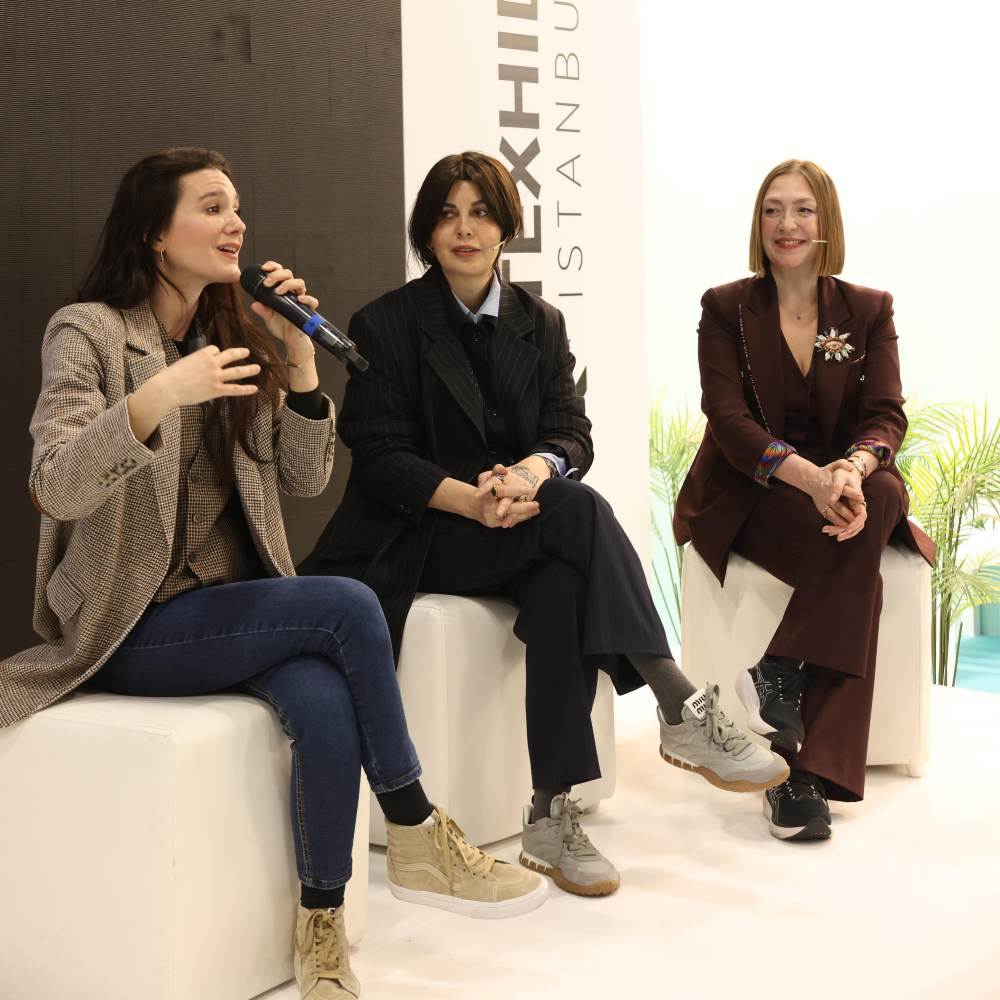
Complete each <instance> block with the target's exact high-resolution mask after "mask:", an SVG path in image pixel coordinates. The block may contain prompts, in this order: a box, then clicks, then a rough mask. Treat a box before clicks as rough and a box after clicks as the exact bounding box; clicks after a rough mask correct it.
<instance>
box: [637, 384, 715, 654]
mask: <svg viewBox="0 0 1000 1000" xmlns="http://www.w3.org/2000/svg"><path fill="white" fill-rule="evenodd" d="M704 433H705V418H704V417H703V416H702V415H701V414H700V413H694V414H692V413H691V412H690V411H689V410H688V409H687V408H686V407H685V408H684V409H682V410H676V409H674V410H668V409H667V408H666V406H665V405H664V402H663V399H662V398H657V399H656V400H654V402H653V405H652V406H651V407H650V410H649V478H650V488H651V490H652V494H653V507H652V528H653V538H654V539H655V543H656V546H657V548H658V549H659V553H660V555H661V557H662V558H661V559H659V560H657V559H655V558H654V559H653V579H654V582H655V584H656V590H657V596H658V597H659V605H660V608H661V610H662V612H663V614H664V616H665V619H666V620H665V622H664V624H665V625H666V628H667V632H668V638H669V639H671V640H672V645H673V646H674V648H675V649H676V648H678V647H679V645H680V634H681V570H682V569H683V567H684V550H683V549H682V548H681V547H680V546H679V545H677V544H676V542H675V541H674V535H673V530H672V528H671V523H672V521H673V513H674V504H675V503H676V501H677V494H678V493H679V492H680V488H681V484H682V483H683V482H684V477H685V476H686V475H687V473H688V469H690V468H691V463H692V462H693V461H694V456H695V453H696V452H697V451H698V446H699V445H700V444H701V439H702V436H703V435H704Z"/></svg>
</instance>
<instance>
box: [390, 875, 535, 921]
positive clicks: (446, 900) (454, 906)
mask: <svg viewBox="0 0 1000 1000" xmlns="http://www.w3.org/2000/svg"><path fill="white" fill-rule="evenodd" d="M389 892H391V893H392V894H393V895H394V896H395V897H396V899H401V900H403V902H404V903H416V904H417V906H433V907H434V908H435V909H438V910H447V911H448V912H449V913H457V914H459V915H460V916H463V917H472V918H473V919H474V920H505V919H506V918H507V917H519V916H520V915H521V914H522V913H530V912H531V911H532V910H537V909H538V907H539V906H541V905H542V903H544V902H545V900H546V899H547V898H548V895H549V884H548V882H546V881H545V879H539V881H538V885H537V886H535V888H534V889H532V890H531V892H527V893H525V894H524V895H523V896H517V897H516V898H514V899H504V900H501V901H500V902H498V903H489V902H484V901H482V900H471V899H457V898H456V897H454V896H446V895H444V893H441V892H424V891H422V890H419V889H404V888H403V886H401V885H396V883H395V882H392V881H390V882H389Z"/></svg>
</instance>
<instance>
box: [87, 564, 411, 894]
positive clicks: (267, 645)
mask: <svg viewBox="0 0 1000 1000" xmlns="http://www.w3.org/2000/svg"><path fill="white" fill-rule="evenodd" d="M97 680H98V682H99V683H101V684H102V685H103V686H104V687H105V689H107V690H109V691H113V692H116V693H119V694H129V695H170V696H176V695H198V694H209V693H212V692H216V691H225V690H229V689H233V688H235V689H237V690H242V691H246V692H248V693H249V694H252V695H255V696H256V697H258V698H262V699H264V700H265V701H267V702H268V703H269V704H270V705H271V707H272V708H273V709H274V710H275V712H277V714H278V717H279V718H280V720H281V724H282V726H283V727H284V730H285V733H286V734H287V735H288V737H289V739H290V740H291V741H292V775H291V804H292V809H291V812H292V831H293V834H294V840H295V861H296V866H297V868H298V874H299V880H300V881H301V882H302V883H303V884H304V885H307V886H310V887H312V888H314V889H335V888H338V887H339V886H342V885H344V884H345V883H346V882H347V880H348V879H349V878H350V877H351V846H352V844H353V840H354V825H355V819H356V814H357V804H358V793H359V791H360V775H361V768H362V767H363V768H364V771H365V774H366V776H367V778H368V782H369V784H370V785H371V787H372V790H373V791H375V792H377V793H382V792H391V791H394V790H395V789H397V788H402V787H403V786H405V785H408V784H410V783H411V782H413V781H416V779H417V778H419V777H420V763H419V761H418V760H417V755H416V751H415V750H414V749H413V744H412V743H411V742H410V737H409V734H408V732H407V729H406V719H405V718H404V715H403V704H402V701H401V700H400V696H399V685H398V684H397V683H396V672H395V668H394V664H393V658H392V645H391V643H390V640H389V630H388V627H387V626H386V623H385V617H384V616H383V614H382V609H381V607H380V606H379V603H378V599H377V598H376V597H375V595H374V593H373V592H372V591H371V590H370V589H369V588H368V587H366V586H365V585H364V584H363V583H358V582H357V581H356V580H349V579H345V578H343V577H335V576H307V577H286V578H277V579H266V580H248V581H246V582H244V583H230V584H223V585H221V586H216V587H205V588H201V589H197V590H191V591H188V592H187V593H184V594H180V595H179V596H177V597H174V598H172V599H171V600H169V601H167V602H166V603H164V604H151V605H150V607H149V608H148V609H147V610H146V612H145V614H144V615H143V616H142V618H140V619H139V621H138V623H137V624H136V626H135V628H133V629H132V631H131V632H130V633H129V634H128V635H127V636H126V638H125V641H124V642H123V643H122V645H121V647H120V648H119V649H118V650H117V651H116V652H115V654H114V655H113V656H112V657H111V658H110V659H109V660H108V662H107V663H106V664H105V665H104V666H103V667H102V668H101V670H100V672H99V674H98V677H97Z"/></svg>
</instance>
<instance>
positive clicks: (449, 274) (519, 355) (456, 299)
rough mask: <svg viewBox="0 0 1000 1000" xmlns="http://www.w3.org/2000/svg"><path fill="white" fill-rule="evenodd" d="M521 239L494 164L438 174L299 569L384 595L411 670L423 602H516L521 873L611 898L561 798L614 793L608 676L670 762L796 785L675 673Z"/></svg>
mask: <svg viewBox="0 0 1000 1000" xmlns="http://www.w3.org/2000/svg"><path fill="white" fill-rule="evenodd" d="M520 231H521V205H520V199H519V197H518V194H517V189H516V186H515V183H514V181H513V179H512V178H511V176H510V174H509V173H508V171H507V170H506V169H505V168H504V167H503V166H502V165H501V164H500V163H499V162H497V161H496V160H494V159H493V158H491V157H489V156H486V155H485V154H482V153H463V154H459V155H455V156H448V157H445V158H444V159H443V160H441V161H440V162H438V163H437V164H435V166H434V167H433V168H432V169H431V171H430V173H429V174H428V175H427V177H426V179H425V180H424V183H423V185H422V187H421V189H420V192H419V194H418V196H417V200H416V204H415V206H414V209H413V213H412V216H411V219H410V228H409V235H410V243H411V247H412V249H413V251H414V252H415V253H416V255H417V256H418V257H419V258H420V259H421V260H422V261H423V262H424V263H425V264H426V265H427V266H428V270H427V272H426V274H424V276H423V277H421V278H419V279H418V280H415V281H411V282H409V283H408V284H406V285H404V286H403V287H402V288H399V289H396V290H395V291H392V292H389V293H388V294H387V295H384V296H382V297H381V298H380V299H377V300H376V301H375V302H372V303H370V304H369V305H367V306H365V307H364V308H363V309H361V310H360V311H359V312H358V313H357V314H355V316H354V317H353V319H352V321H351V327H350V336H351V338H352V339H354V340H355V341H356V342H357V344H358V346H359V349H360V350H361V351H362V352H363V353H364V354H365V356H366V357H367V358H368V359H369V361H370V368H369V369H368V371H367V372H364V373H358V372H352V374H351V378H350V381H349V383H348V386H347V392H346V396H345V399H344V405H343V408H342V411H341V415H340V420H339V423H338V432H339V434H340V436H341V438H342V440H343V441H344V442H345V443H346V444H347V445H348V446H349V447H350V448H351V450H352V454H353V465H352V469H351V475H350V479H349V481H348V485H347V490H346V493H345V496H344V500H343V503H342V504H341V506H340V508H339V509H338V511H337V512H336V514H335V515H334V517H333V519H332V520H331V521H330V523H329V525H328V526H327V528H326V530H325V532H324V533H323V535H322V537H321V538H320V540H319V542H318V544H317V546H316V548H315V549H314V551H313V552H312V553H311V554H310V556H309V557H308V558H307V559H306V560H305V563H304V565H303V566H302V567H300V572H304V573H313V574H321V573H328V574H338V575H349V576H354V577H357V578H358V579H361V580H363V581H364V582H365V583H367V584H368V585H369V586H371V587H372V588H373V589H374V590H375V592H376V593H377V594H378V596H379V598H380V600H381V602H382V606H383V608H384V610H385V613H386V618H387V619H388V622H389V627H390V631H391V634H392V638H393V646H394V649H395V652H396V655H397V657H398V655H399V647H400V642H401V639H402V633H403V626H404V624H405V621H406V615H407V612H408V611H409V607H410V604H411V603H412V601H413V597H414V593H415V592H416V591H417V590H418V589H420V590H424V591H433V592H438V593H454V594H501V595H505V596H508V597H510V598H512V599H513V600H514V601H515V603H516V604H517V605H518V607H519V611H520V613H519V615H518V618H517V621H516V623H515V626H514V631H515V634H516V635H517V636H518V637H519V638H520V639H522V640H523V641H524V643H525V644H526V646H527V651H526V664H527V693H526V697H527V727H528V749H529V756H530V760H531V768H532V782H533V785H534V790H535V791H534V796H533V806H532V807H531V809H530V810H526V812H525V827H524V851H523V852H522V856H521V857H522V862H524V863H525V864H527V865H528V866H529V867H533V868H535V869H536V870H540V871H544V872H546V873H547V874H551V875H553V877H554V878H555V879H556V881H557V883H558V884H559V885H561V886H562V887H563V888H566V889H568V890H569V891H571V892H577V893H580V894H583V895H600V894H604V893H608V892H613V891H614V890H615V889H616V888H617V887H618V882H619V879H618V873H617V872H616V871H615V869H614V867H613V866H612V865H611V864H610V863H609V862H608V861H607V860H606V859H605V858H603V857H602V856H601V855H600V853H599V852H598V851H597V850H596V849H595V848H594V847H593V845H592V844H591V843H590V841H589V839H588V838H587V836H586V834H584V833H583V831H582V830H581V829H580V825H579V810H578V809H576V807H575V806H574V804H573V803H572V802H571V801H569V800H568V799H567V797H566V793H567V792H568V791H569V789H570V787H571V786H572V785H574V784H576V783H579V782H584V781H588V780H591V779H593V778H596V777H599V776H600V769H599V766H598V760H597V751H596V747H595V743H594V734H593V730H592V728H591V722H590V710H591V706H592V704H593V699H594V694H595V691H596V686H597V670H598V669H599V668H602V669H604V670H606V671H607V672H608V673H609V674H610V676H611V678H612V680H613V682H614V684H615V687H616V688H617V690H618V691H619V692H620V693H625V692H627V691H631V690H633V689H634V688H636V687H639V686H640V685H641V684H643V683H644V682H645V681H648V682H649V683H650V684H651V685H652V687H653V689H654V692H655V693H656V695H657V700H658V701H659V703H660V708H661V710H662V715H661V741H662V752H663V753H664V756H665V757H666V758H667V759H668V760H670V761H671V763H677V764H679V765H680V766H684V767H687V768H689V769H694V770H698V771H700V772H701V773H703V774H705V776H706V777H708V778H709V780H711V781H713V782H714V783H716V784H718V785H720V786H722V787H726V788H732V789H733V790H745V789H746V788H750V787H752V788H757V789H760V788H763V787H766V786H767V785H768V784H770V783H773V782H775V781H780V780H782V779H783V778H784V777H785V775H786V773H787V768H785V766H784V764H783V763H782V762H781V761H780V760H779V759H778V758H776V757H775V756H774V755H772V754H770V753H768V752H766V751H763V750H759V749H758V748H755V747H754V746H753V745H752V744H750V743H749V741H748V740H746V738H745V737H743V736H742V734H739V733H737V732H735V730H733V729H732V726H731V724H729V723H728V721H727V720H725V717H724V716H722V715H721V712H720V711H719V710H718V707H717V704H716V701H715V694H714V692H713V691H711V690H710V691H709V692H708V693H707V694H706V693H704V692H696V691H695V690H694V688H693V687H692V685H691V684H690V683H689V682H688V681H687V680H686V679H685V678H684V676H683V674H681V673H680V671H679V670H678V669H677V666H676V664H675V663H674V662H673V660H672V659H671V657H670V649H669V647H668V645H667V640H666V636H665V635H664V632H663V628H662V625H661V623H660V620H659V618H658V616H657V613H656V611H655V608H654V606H653V602H652V598H651V596H650V594H649V590H648V588H647V586H646V581H645V576H644V574H643V571H642V567H641V565H640V563H639V559H638V557H637V555H636V553H635V550H634V549H633V548H632V545H631V543H630V542H629V540H628V538H627V536H626V535H625V533H624V531H623V530H622V528H621V526H620V525H619V524H618V522H617V521H616V520H615V517H614V514H613V512H612V510H611V508H610V506H609V505H608V504H607V502H606V501H605V500H604V499H603V498H602V497H601V496H600V495H599V494H598V493H597V492H596V491H594V490H592V489H591V488H590V487H588V486H585V485H584V484H583V483H581V482H580V479H581V478H582V476H583V475H584V473H585V472H586V471H587V469H589V468H590V465H591V463H592V461H593V444H592V442H591V437H590V421H589V420H588V419H587V417H586V414H585V412H584V404H583V399H582V398H581V397H580V396H579V395H578V394H577V391H576V385H575V382H574V379H573V369H574V365H575V360H574V358H573V355H572V353H571V352H570V350H569V344H568V341H567V337H566V327H565V322H564V320H563V316H562V314H561V313H560V312H559V311H558V310H557V309H555V308H554V307H552V306H551V305H549V304H548V303H547V302H545V301H543V300H542V299H540V298H539V297H537V296H535V295H533V294H531V293H530V292H528V291H527V290H525V289H523V288H520V287H518V286H517V285H512V284H509V283H507V282H505V281H503V280H501V278H500V276H499V273H498V270H497V259H498V256H499V250H500V249H501V247H502V246H503V244H504V243H506V242H508V241H509V240H511V239H513V238H515V237H516V236H517V235H518V234H519V233H520ZM668 751H669V752H668Z"/></svg>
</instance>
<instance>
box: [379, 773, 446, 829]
mask: <svg viewBox="0 0 1000 1000" xmlns="http://www.w3.org/2000/svg"><path fill="white" fill-rule="evenodd" d="M375 798H377V799H378V804H379V806H381V808H382V812H383V813H384V814H385V818H386V819H387V820H388V821H389V822H390V823H395V824H396V825H397V826H420V824H421V823H423V821H424V820H425V819H427V817H428V816H430V814H431V810H432V809H433V808H434V807H433V806H432V805H431V804H430V802H428V801H427V796H426V795H425V794H424V788H423V785H421V784H420V782H419V781H413V782H411V783H410V784H409V785H404V786H403V787H402V788H397V789H396V790H395V791H393V792H382V794H381V795H376V796H375Z"/></svg>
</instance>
